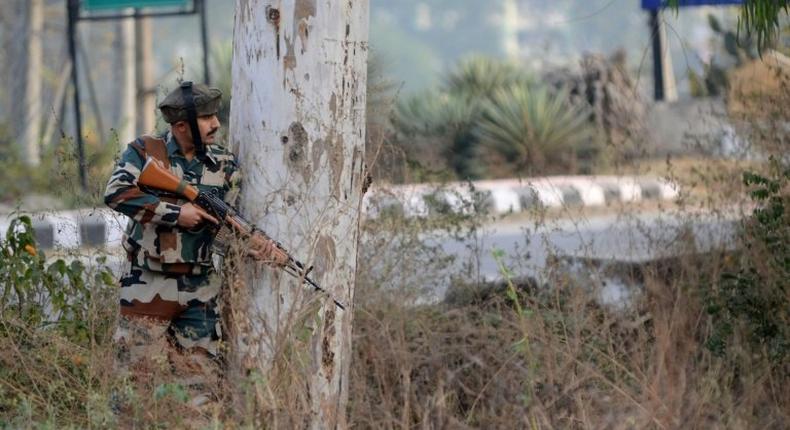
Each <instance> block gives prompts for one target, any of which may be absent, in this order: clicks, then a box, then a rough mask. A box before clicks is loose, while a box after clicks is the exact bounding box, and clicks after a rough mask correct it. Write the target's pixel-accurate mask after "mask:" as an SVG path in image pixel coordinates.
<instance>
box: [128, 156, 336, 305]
mask: <svg viewBox="0 0 790 430" xmlns="http://www.w3.org/2000/svg"><path fill="white" fill-rule="evenodd" d="M137 183H138V184H139V185H144V186H146V187H149V188H152V189H156V190H160V191H167V192H170V193H174V194H178V195H181V196H183V197H186V199H187V200H189V201H190V202H192V204H194V205H195V206H199V207H200V208H201V209H203V210H205V211H206V212H208V213H209V214H210V215H212V216H213V217H214V218H216V219H218V220H219V221H220V224H221V225H220V227H223V226H226V227H228V228H230V230H231V231H233V232H234V233H235V234H236V235H238V236H240V237H241V238H242V239H246V240H249V241H250V242H252V245H253V246H256V245H263V244H264V243H265V242H264V241H269V242H271V243H272V244H274V246H275V248H276V249H275V251H276V252H280V253H282V254H283V255H284V256H285V260H286V263H285V264H284V265H283V266H282V269H283V270H284V271H285V272H286V273H288V274H289V275H291V276H293V277H295V278H297V279H300V280H302V281H303V282H304V283H306V284H308V285H310V286H311V287H313V288H315V290H316V291H321V292H323V293H324V294H327V295H328V296H330V297H332V295H331V294H330V293H329V292H328V291H326V290H325V289H323V288H321V286H319V285H318V284H317V283H316V282H315V281H314V280H312V279H311V278H310V277H309V276H307V275H308V274H309V273H310V271H311V270H313V267H312V266H311V267H308V268H305V266H304V264H302V263H301V262H300V261H299V260H297V259H295V258H293V257H292V256H291V254H289V253H288V251H287V250H286V249H285V248H284V247H283V246H282V244H280V243H279V242H277V241H275V240H274V239H272V238H271V237H269V235H267V234H266V233H265V232H264V231H263V230H261V229H259V228H258V227H256V226H255V225H253V224H252V223H251V222H249V221H247V220H246V219H244V217H242V216H241V215H239V213H238V211H236V209H234V208H233V207H232V206H230V205H228V204H227V203H225V202H224V201H223V200H222V199H220V198H219V196H218V195H217V194H216V193H213V192H212V193H207V192H204V191H199V190H198V189H197V188H196V187H194V186H192V185H190V184H188V183H186V182H185V181H184V180H183V179H180V178H179V177H177V176H176V175H174V174H173V173H172V172H170V170H168V169H166V168H165V167H164V166H163V165H162V164H161V162H159V161H157V160H156V159H154V158H152V157H148V159H147V160H146V162H145V165H144V166H143V170H142V171H141V172H140V177H139V178H138V179H137ZM332 300H333V301H334V302H335V305H337V307H339V308H340V309H345V308H346V307H345V305H343V303H341V302H340V301H338V300H337V299H336V298H334V297H332Z"/></svg>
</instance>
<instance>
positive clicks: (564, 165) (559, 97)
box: [475, 85, 595, 174]
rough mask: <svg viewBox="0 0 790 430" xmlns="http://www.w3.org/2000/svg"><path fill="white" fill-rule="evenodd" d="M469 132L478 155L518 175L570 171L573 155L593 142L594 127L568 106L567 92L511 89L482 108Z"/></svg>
mask: <svg viewBox="0 0 790 430" xmlns="http://www.w3.org/2000/svg"><path fill="white" fill-rule="evenodd" d="M475 134H476V135H477V137H478V138H479V139H480V142H481V150H482V151H491V152H493V154H488V155H494V158H497V159H499V160H501V161H504V162H506V163H508V164H510V166H511V167H512V169H513V171H514V173H520V174H523V173H546V172H547V171H552V170H558V169H563V170H565V171H567V170H568V169H569V168H570V169H571V170H572V169H573V168H574V167H575V166H574V164H575V161H576V154H577V152H578V151H580V150H581V149H583V148H584V147H585V146H589V145H590V144H592V143H593V142H594V137H595V129H594V128H593V127H592V125H591V124H590V122H589V112H588V111H587V110H586V109H585V108H582V107H579V106H575V105H572V104H571V103H569V102H568V94H567V91H565V90H560V91H559V92H556V93H550V92H549V91H548V90H547V88H546V87H544V86H538V85H527V86H524V85H511V86H509V87H507V88H501V89H499V90H497V91H496V92H495V93H494V95H493V97H491V99H490V100H489V101H488V102H487V103H486V104H485V109H484V111H483V114H482V118H481V120H480V121H479V123H478V126H477V128H476V131H475ZM481 155H483V156H485V155H487V154H486V153H485V152H482V153H481ZM487 158H492V157H490V156H489V157H487Z"/></svg>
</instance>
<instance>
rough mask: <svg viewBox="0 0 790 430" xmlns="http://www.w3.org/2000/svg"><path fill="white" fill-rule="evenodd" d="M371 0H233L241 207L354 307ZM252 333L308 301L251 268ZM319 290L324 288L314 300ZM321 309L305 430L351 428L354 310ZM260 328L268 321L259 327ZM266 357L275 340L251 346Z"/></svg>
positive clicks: (273, 330) (264, 334)
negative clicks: (347, 413)
mask: <svg viewBox="0 0 790 430" xmlns="http://www.w3.org/2000/svg"><path fill="white" fill-rule="evenodd" d="M367 35H368V1H367V0H361V1H353V2H347V1H317V0H237V3H236V28H235V31H234V54H233V55H234V57H233V70H232V73H233V89H232V96H233V98H232V104H233V105H232V112H233V116H232V117H231V123H230V139H231V146H232V147H233V149H234V150H236V151H237V153H238V155H239V160H240V163H241V168H242V171H243V172H244V182H243V185H242V187H243V188H242V196H241V198H242V200H241V209H242V211H244V213H245V214H246V215H248V216H249V217H250V219H251V220H252V221H253V222H255V223H256V224H257V225H259V226H260V227H262V228H263V229H264V230H265V231H267V232H268V233H269V234H271V235H272V236H274V237H275V238H277V239H278V240H280V241H281V242H282V243H283V245H284V246H286V247H287V248H288V249H290V250H292V253H293V254H294V255H295V256H296V257H297V258H300V259H302V260H305V263H307V264H308V265H313V266H314V267H315V269H314V271H313V272H312V275H313V276H314V277H315V279H316V281H317V282H319V283H320V284H321V285H322V286H323V287H324V288H326V289H327V290H329V291H330V292H332V294H333V295H334V296H335V297H337V298H338V299H339V300H341V301H343V302H345V303H348V304H349V305H351V301H352V299H353V291H354V287H353V286H354V274H355V270H356V255H357V252H356V248H357V243H356V241H357V238H358V225H359V205H360V201H361V185H362V183H361V182H362V181H360V180H359V179H358V178H360V177H361V175H362V164H363V163H362V162H361V161H360V160H361V154H363V153H364V124H365V110H364V106H365V87H366V79H367V71H366V62H367V51H368V45H367ZM252 282H253V283H254V284H255V285H254V286H253V289H254V291H255V292H256V297H255V303H254V305H253V309H251V315H254V316H256V317H258V316H259V315H260V316H262V317H263V318H264V320H265V321H264V323H263V324H258V325H256V324H255V322H254V321H253V323H252V325H253V326H256V327H253V328H251V330H258V333H256V335H251V336H248V337H247V338H249V339H260V338H267V339H269V340H270V341H272V342H273V340H275V339H279V338H281V336H279V335H280V334H282V333H287V331H288V330H289V329H291V328H292V327H288V326H287V323H286V322H285V319H284V318H283V317H284V315H287V314H288V312H290V311H292V310H294V309H298V308H299V307H300V306H302V305H303V304H304V302H305V301H306V299H309V298H315V297H316V296H315V294H314V293H313V292H312V291H311V290H307V289H305V288H303V287H301V286H299V283H298V282H295V281H294V280H292V279H290V278H288V277H286V276H276V275H275V272H272V271H270V270H264V271H263V273H262V274H258V275H253V276H252ZM319 297H320V296H319ZM320 300H322V301H323V302H322V303H323V305H322V307H321V309H320V311H319V312H318V316H317V321H318V324H317V326H315V327H313V338H312V341H311V345H312V349H311V351H310V353H311V355H312V357H313V363H312V366H313V367H311V368H310V370H309V371H310V372H311V376H310V384H309V393H308V395H307V396H306V398H309V399H310V402H312V416H313V418H312V419H313V421H312V423H311V427H312V428H336V427H341V428H344V427H347V422H346V418H345V406H346V403H347V399H348V392H347V390H348V386H349V383H348V380H347V379H348V374H349V360H350V358H351V324H352V320H351V309H347V310H345V311H343V310H340V309H338V308H335V307H334V305H332V302H331V300H326V299H325V298H323V297H320ZM264 327H265V329H264ZM247 346H248V348H249V349H248V351H256V352H257V353H258V354H260V355H259V356H257V357H254V359H255V360H258V361H259V362H261V363H266V362H267V359H269V358H270V356H271V354H272V353H273V350H274V349H276V346H273V344H272V343H271V342H268V341H263V342H260V344H257V345H247Z"/></svg>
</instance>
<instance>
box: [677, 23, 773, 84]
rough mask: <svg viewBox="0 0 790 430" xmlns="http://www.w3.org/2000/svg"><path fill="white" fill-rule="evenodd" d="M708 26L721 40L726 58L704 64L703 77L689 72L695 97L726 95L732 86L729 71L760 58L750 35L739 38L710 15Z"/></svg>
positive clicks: (722, 50) (734, 32)
mask: <svg viewBox="0 0 790 430" xmlns="http://www.w3.org/2000/svg"><path fill="white" fill-rule="evenodd" d="M708 25H709V26H710V28H711V30H713V32H714V33H715V34H716V35H717V37H718V38H720V44H721V47H720V51H721V52H722V53H723V54H725V55H724V57H725V58H718V59H717V58H714V59H713V61H711V62H710V63H709V64H704V65H703V73H702V76H699V75H697V74H696V73H695V72H693V71H689V81H690V86H691V94H692V95H694V96H695V97H704V96H713V97H718V96H722V95H724V93H725V92H726V91H727V89H728V88H729V86H730V83H729V78H728V77H727V71H728V70H729V69H730V68H732V67H740V66H741V65H743V64H744V63H746V62H748V61H752V60H755V59H757V58H759V53H758V47H757V45H756V44H755V41H754V39H752V38H751V37H750V36H749V35H745V36H741V37H740V38H739V37H738V34H737V32H736V31H733V30H727V29H725V28H724V27H723V26H722V24H721V23H720V22H719V20H718V19H717V18H716V17H715V16H713V15H708Z"/></svg>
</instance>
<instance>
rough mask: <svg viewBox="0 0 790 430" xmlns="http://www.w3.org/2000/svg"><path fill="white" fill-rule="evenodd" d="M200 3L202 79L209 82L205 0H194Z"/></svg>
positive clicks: (207, 83)
mask: <svg viewBox="0 0 790 430" xmlns="http://www.w3.org/2000/svg"><path fill="white" fill-rule="evenodd" d="M195 1H197V2H199V3H200V37H201V40H202V42H203V80H204V81H205V83H206V85H209V84H211V77H210V76H209V70H208V30H207V28H206V0H195Z"/></svg>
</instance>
